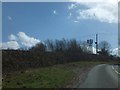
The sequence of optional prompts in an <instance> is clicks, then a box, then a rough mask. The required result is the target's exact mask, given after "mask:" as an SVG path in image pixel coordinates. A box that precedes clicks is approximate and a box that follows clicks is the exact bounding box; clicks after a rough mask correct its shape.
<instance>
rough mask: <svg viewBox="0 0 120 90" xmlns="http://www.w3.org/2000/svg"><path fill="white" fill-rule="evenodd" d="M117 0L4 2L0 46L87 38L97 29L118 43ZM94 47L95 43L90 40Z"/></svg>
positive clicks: (104, 37) (102, 37)
mask: <svg viewBox="0 0 120 90" xmlns="http://www.w3.org/2000/svg"><path fill="white" fill-rule="evenodd" d="M117 17H118V12H117V0H110V2H92V3H91V2H36V3H35V2H3V4H2V42H1V43H0V47H1V48H4V49H7V48H11V49H18V48H20V47H27V48H29V47H32V46H34V45H36V44H37V43H39V42H44V41H45V40H47V39H52V40H55V39H59V40H60V39H62V38H65V39H73V38H75V39H76V40H81V41H87V39H93V40H94V42H95V34H96V33H98V40H99V42H100V41H107V42H109V43H110V44H111V47H112V49H113V51H115V50H116V49H117V47H118V22H117ZM93 47H95V44H93Z"/></svg>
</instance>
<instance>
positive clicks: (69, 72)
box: [3, 61, 105, 88]
mask: <svg viewBox="0 0 120 90" xmlns="http://www.w3.org/2000/svg"><path fill="white" fill-rule="evenodd" d="M101 63H105V62H102V61H101V62H100V61H91V62H88V61H86V62H83V61H81V62H73V63H67V64H59V65H54V66H49V67H42V68H36V69H35V68H34V69H32V68H29V69H27V70H25V71H15V72H13V73H9V74H7V75H5V76H3V88H60V87H77V84H80V83H81V82H82V81H83V80H84V77H85V75H86V74H87V72H88V71H89V70H90V69H91V68H92V67H93V66H94V65H97V64H101Z"/></svg>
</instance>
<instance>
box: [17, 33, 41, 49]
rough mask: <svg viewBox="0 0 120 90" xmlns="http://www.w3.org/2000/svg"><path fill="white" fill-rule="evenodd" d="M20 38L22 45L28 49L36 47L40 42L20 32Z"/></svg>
mask: <svg viewBox="0 0 120 90" xmlns="http://www.w3.org/2000/svg"><path fill="white" fill-rule="evenodd" d="M18 38H19V40H20V43H21V44H22V45H23V46H25V47H27V48H30V47H32V46H35V45H36V44H37V43H39V42H40V40H38V39H35V38H33V37H29V36H28V35H26V34H25V33H24V32H19V33H18Z"/></svg>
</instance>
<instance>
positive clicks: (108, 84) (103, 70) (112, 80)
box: [79, 64, 120, 88]
mask: <svg viewBox="0 0 120 90" xmlns="http://www.w3.org/2000/svg"><path fill="white" fill-rule="evenodd" d="M112 66H113V65H107V64H100V65H97V66H95V67H94V68H93V69H92V70H91V71H90V72H89V73H88V75H87V77H86V79H85V81H84V82H83V83H82V84H81V85H79V88H118V86H120V85H118V81H119V80H118V79H119V78H118V76H119V74H117V73H116V72H115V71H114V69H113V68H112Z"/></svg>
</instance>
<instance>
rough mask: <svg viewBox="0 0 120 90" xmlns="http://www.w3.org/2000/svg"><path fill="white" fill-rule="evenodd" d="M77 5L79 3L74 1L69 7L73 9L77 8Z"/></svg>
mask: <svg viewBox="0 0 120 90" xmlns="http://www.w3.org/2000/svg"><path fill="white" fill-rule="evenodd" d="M76 7H77V5H76V4H73V3H72V4H71V5H70V6H68V9H69V10H71V9H74V8H76Z"/></svg>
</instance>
